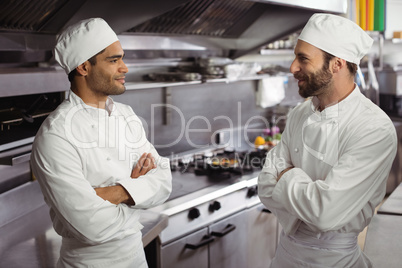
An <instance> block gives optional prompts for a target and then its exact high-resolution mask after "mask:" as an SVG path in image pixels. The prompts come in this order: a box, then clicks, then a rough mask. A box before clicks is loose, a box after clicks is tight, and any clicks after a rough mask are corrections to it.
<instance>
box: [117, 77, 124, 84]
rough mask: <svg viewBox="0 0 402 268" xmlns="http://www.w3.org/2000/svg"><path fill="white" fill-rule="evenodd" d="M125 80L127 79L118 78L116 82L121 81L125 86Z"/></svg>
mask: <svg viewBox="0 0 402 268" xmlns="http://www.w3.org/2000/svg"><path fill="white" fill-rule="evenodd" d="M125 78H126V77H120V78H117V79H116V80H117V81H119V82H120V83H122V84H124V83H126V80H125Z"/></svg>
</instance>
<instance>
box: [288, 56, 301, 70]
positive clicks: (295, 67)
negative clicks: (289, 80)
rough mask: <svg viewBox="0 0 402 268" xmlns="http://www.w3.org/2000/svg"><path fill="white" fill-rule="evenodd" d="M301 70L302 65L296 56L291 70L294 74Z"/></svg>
mask: <svg viewBox="0 0 402 268" xmlns="http://www.w3.org/2000/svg"><path fill="white" fill-rule="evenodd" d="M298 71H300V66H299V64H298V62H297V59H296V58H295V59H294V60H293V62H292V64H291V65H290V72H291V73H292V74H295V73H296V72H298Z"/></svg>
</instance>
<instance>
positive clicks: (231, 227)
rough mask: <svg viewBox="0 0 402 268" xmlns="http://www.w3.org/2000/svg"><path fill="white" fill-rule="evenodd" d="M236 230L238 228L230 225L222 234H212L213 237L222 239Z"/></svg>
mask: <svg viewBox="0 0 402 268" xmlns="http://www.w3.org/2000/svg"><path fill="white" fill-rule="evenodd" d="M235 229H236V226H235V225H233V224H228V225H227V226H226V227H225V228H224V229H223V230H222V231H221V232H211V235H213V236H217V237H222V236H225V235H227V234H228V233H230V232H233V231H234V230H235Z"/></svg>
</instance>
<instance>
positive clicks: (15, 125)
mask: <svg viewBox="0 0 402 268" xmlns="http://www.w3.org/2000/svg"><path fill="white" fill-rule="evenodd" d="M63 99H64V93H61V92H50V93H49V92H47V93H39V94H28V95H21V96H12V97H4V98H0V172H1V176H0V194H1V193H3V192H5V191H8V190H10V189H12V188H15V187H17V186H19V185H21V184H23V183H26V182H28V181H30V180H32V176H31V172H30V166H29V158H30V152H31V147H32V145H31V144H32V142H33V140H34V137H35V135H36V132H37V131H38V129H39V127H40V126H41V124H42V122H43V121H44V120H45V118H46V117H47V116H48V115H49V113H50V112H51V111H53V110H54V109H55V108H56V107H57V106H58V105H59V104H60V103H61V102H62V101H63Z"/></svg>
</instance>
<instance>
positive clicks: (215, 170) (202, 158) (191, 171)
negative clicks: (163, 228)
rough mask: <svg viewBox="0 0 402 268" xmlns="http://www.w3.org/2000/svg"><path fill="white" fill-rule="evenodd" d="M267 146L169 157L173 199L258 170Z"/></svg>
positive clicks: (224, 149) (232, 181)
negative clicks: (264, 147)
mask: <svg viewBox="0 0 402 268" xmlns="http://www.w3.org/2000/svg"><path fill="white" fill-rule="evenodd" d="M266 153H267V150H266V149H254V150H243V151H237V150H235V149H233V148H229V147H226V148H212V149H207V150H204V151H195V152H193V153H187V154H182V155H178V156H175V157H171V159H170V168H171V171H172V176H173V190H172V194H171V195H170V198H169V199H168V200H172V199H175V198H178V197H181V196H183V195H186V194H189V193H192V192H195V191H198V190H201V189H203V188H206V187H209V186H212V185H215V184H232V183H234V182H236V181H237V180H238V179H240V178H241V177H242V176H244V175H247V174H252V173H254V172H256V171H259V170H261V168H262V166H263V165H264V162H265V156H266Z"/></svg>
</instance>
